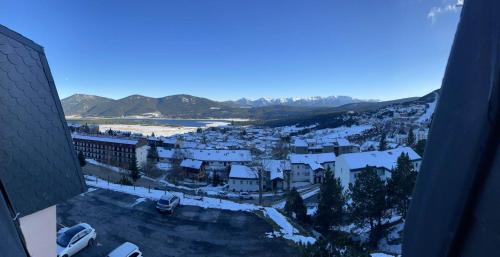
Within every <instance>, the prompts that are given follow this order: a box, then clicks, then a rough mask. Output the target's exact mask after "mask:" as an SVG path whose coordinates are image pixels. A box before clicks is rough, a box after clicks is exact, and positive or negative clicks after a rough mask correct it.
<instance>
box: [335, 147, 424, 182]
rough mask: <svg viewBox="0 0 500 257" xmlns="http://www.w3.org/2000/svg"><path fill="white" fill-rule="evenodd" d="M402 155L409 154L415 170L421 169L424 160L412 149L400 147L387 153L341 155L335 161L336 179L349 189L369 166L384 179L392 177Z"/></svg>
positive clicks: (371, 152)
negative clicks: (350, 184)
mask: <svg viewBox="0 0 500 257" xmlns="http://www.w3.org/2000/svg"><path fill="white" fill-rule="evenodd" d="M402 153H405V154H408V156H409V157H410V161H411V162H412V165H413V168H414V169H415V170H417V171H418V170H419V169H420V164H421V162H422V158H421V157H420V156H419V155H418V154H417V153H416V152H415V151H414V150H413V149H412V148H410V147H399V148H395V149H390V150H386V151H370V152H359V153H347V154H342V155H339V156H338V157H337V159H336V161H335V177H337V178H340V181H341V183H342V186H343V187H344V188H345V189H347V187H348V186H349V183H354V182H355V180H356V174H358V173H359V172H361V171H362V170H364V169H365V168H366V167H367V166H368V167H373V168H375V169H376V170H377V173H378V175H379V176H380V177H381V178H382V179H384V180H385V179H388V178H390V177H391V170H392V169H394V168H395V167H396V163H397V160H398V158H399V156H401V154H402Z"/></svg>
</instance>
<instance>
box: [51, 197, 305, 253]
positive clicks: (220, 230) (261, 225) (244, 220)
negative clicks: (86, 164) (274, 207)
mask: <svg viewBox="0 0 500 257" xmlns="http://www.w3.org/2000/svg"><path fill="white" fill-rule="evenodd" d="M143 200H144V199H141V198H138V197H135V196H131V195H127V194H123V193H118V192H113V191H108V190H103V189H97V190H95V191H92V192H87V193H85V194H84V195H80V196H76V197H74V198H73V199H70V200H69V201H67V202H65V203H63V204H59V205H58V206H57V221H58V224H59V227H60V226H72V225H74V224H76V223H79V222H86V223H89V224H90V225H91V226H93V227H94V228H95V229H96V231H97V240H96V244H94V246H92V247H91V248H88V249H84V250H82V251H81V252H80V253H78V254H77V255H75V256H77V257H90V256H99V257H103V256H106V254H108V253H109V252H110V251H111V250H113V249H114V248H115V247H117V246H118V245H120V244H121V243H123V242H126V241H129V242H132V243H135V244H137V245H138V246H139V248H140V249H141V251H142V252H143V255H144V256H145V257H155V256H237V255H245V256H297V255H298V250H297V249H296V248H295V247H293V246H291V245H290V243H289V242H288V241H286V240H284V239H281V238H273V239H269V238H266V236H265V233H266V232H271V231H272V230H273V229H272V227H271V226H270V225H269V224H268V223H266V222H265V221H264V220H262V219H261V218H259V217H257V216H256V215H255V214H252V213H249V212H232V211H222V210H217V209H203V208H199V207H193V206H179V207H178V208H177V209H176V210H175V212H174V213H173V214H171V215H170V214H160V213H158V212H157V211H156V210H155V208H154V204H155V203H154V202H153V201H150V200H144V201H143ZM59 227H58V228H59Z"/></svg>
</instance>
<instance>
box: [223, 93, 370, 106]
mask: <svg viewBox="0 0 500 257" xmlns="http://www.w3.org/2000/svg"><path fill="white" fill-rule="evenodd" d="M360 102H378V100H361V99H356V98H352V97H350V96H327V97H321V96H313V97H288V98H264V97H262V98H259V99H256V100H250V99H247V98H240V99H238V100H236V101H227V102H226V103H231V104H234V105H236V106H240V107H263V106H271V105H285V106H303V107H337V106H341V105H344V104H350V103H360Z"/></svg>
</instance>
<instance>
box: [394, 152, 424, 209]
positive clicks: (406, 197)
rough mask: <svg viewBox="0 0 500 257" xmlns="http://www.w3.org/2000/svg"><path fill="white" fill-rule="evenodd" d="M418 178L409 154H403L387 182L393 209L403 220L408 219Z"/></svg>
mask: <svg viewBox="0 0 500 257" xmlns="http://www.w3.org/2000/svg"><path fill="white" fill-rule="evenodd" d="M416 178H417V172H415V171H414V169H413V166H412V163H411V161H410V157H409V156H408V154H405V153H402V154H401V156H399V157H398V160H397V165H396V168H395V169H394V170H393V171H392V175H391V178H390V179H389V180H388V181H387V191H388V192H387V195H388V200H389V204H390V205H391V207H394V208H395V209H396V210H397V212H398V214H399V215H401V217H403V218H404V217H406V213H407V211H408V208H409V206H410V199H411V194H412V192H413V187H414V186H415V180H416Z"/></svg>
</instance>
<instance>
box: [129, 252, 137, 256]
mask: <svg viewBox="0 0 500 257" xmlns="http://www.w3.org/2000/svg"><path fill="white" fill-rule="evenodd" d="M137 256H139V253H138V252H135V253H133V254H131V255H130V256H129V257H137Z"/></svg>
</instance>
